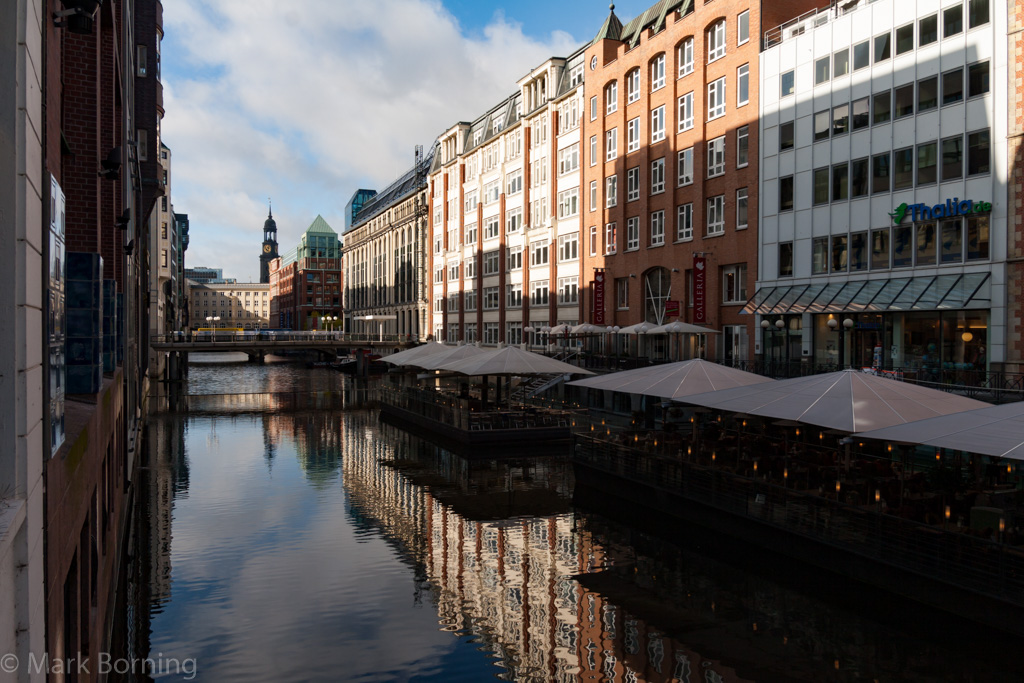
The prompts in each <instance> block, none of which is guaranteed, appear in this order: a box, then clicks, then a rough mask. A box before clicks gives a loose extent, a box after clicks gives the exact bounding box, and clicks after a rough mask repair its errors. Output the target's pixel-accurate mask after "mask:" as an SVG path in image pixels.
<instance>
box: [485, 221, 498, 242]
mask: <svg viewBox="0 0 1024 683" xmlns="http://www.w3.org/2000/svg"><path fill="white" fill-rule="evenodd" d="M483 232H484V239H485V240H493V239H495V238H497V237H500V236H501V218H500V217H499V216H491V217H490V218H485V219H484V231H483Z"/></svg>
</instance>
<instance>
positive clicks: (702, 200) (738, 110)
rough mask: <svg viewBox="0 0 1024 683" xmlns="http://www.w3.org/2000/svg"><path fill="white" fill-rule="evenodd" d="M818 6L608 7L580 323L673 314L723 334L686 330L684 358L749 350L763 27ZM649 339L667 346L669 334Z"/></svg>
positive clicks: (653, 350) (591, 80)
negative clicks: (633, 14) (636, 12)
mask: <svg viewBox="0 0 1024 683" xmlns="http://www.w3.org/2000/svg"><path fill="white" fill-rule="evenodd" d="M813 7H814V2H812V1H809V0H792V1H789V2H751V1H750V0H731V1H730V0H718V1H716V2H714V3H710V2H703V3H701V4H700V6H697V3H696V2H694V1H693V0H684V1H682V2H669V1H663V2H659V3H657V4H655V5H653V6H652V7H651V8H650V9H648V10H647V11H646V12H644V13H643V14H641V15H640V16H639V17H637V18H635V19H633V20H632V21H630V22H629V23H627V24H626V25H623V24H622V22H621V21H620V20H619V19H618V17H617V16H616V15H615V12H614V9H613V10H612V12H611V13H610V14H609V16H608V19H607V20H606V21H605V23H604V25H603V26H602V27H601V30H600V31H599V33H598V35H597V36H596V38H595V39H594V41H593V42H592V43H591V44H590V45H589V46H588V47H587V48H586V59H585V62H586V72H585V77H584V96H585V105H586V109H585V112H584V115H583V146H584V149H585V152H586V154H585V159H584V163H583V183H582V184H583V187H584V188H585V191H586V192H587V193H588V205H587V210H586V211H585V212H584V214H583V223H584V225H585V228H584V230H585V233H586V238H585V244H584V248H583V250H582V251H583V272H584V273H586V274H587V279H588V280H590V282H588V283H587V286H586V288H585V296H584V298H583V299H584V300H583V308H584V311H585V317H586V318H587V319H588V320H590V321H592V322H595V323H597V324H598V325H602V326H604V325H607V326H617V327H620V328H621V327H627V326H630V325H635V324H637V323H642V322H647V323H650V324H652V325H659V324H663V323H666V322H669V321H670V320H672V319H675V318H677V317H678V319H680V320H683V321H685V322H690V323H696V324H700V325H707V326H708V327H711V328H714V329H717V330H721V332H722V334H720V335H714V336H713V337H711V338H706V339H705V337H707V335H700V336H694V337H692V338H691V341H690V348H689V349H687V350H686V351H685V353H686V354H687V355H703V356H705V357H709V358H716V359H718V360H722V361H725V362H741V361H746V360H748V359H749V358H750V351H751V350H752V348H751V347H752V345H751V344H750V340H751V337H752V336H753V333H754V329H753V321H752V319H750V318H749V317H745V316H741V315H740V311H741V309H742V308H743V305H744V304H745V303H746V301H747V298H748V295H749V294H751V293H752V289H753V283H754V281H755V279H756V277H757V259H756V254H757V238H758V225H757V207H758V183H757V179H758V151H757V150H758V144H759V140H758V130H757V128H758V126H757V120H758V85H757V84H758V54H759V52H760V35H761V31H762V29H763V27H765V26H775V25H777V24H778V23H781V22H782V21H784V20H786V19H789V18H791V17H793V16H796V15H799V14H800V13H801V12H803V11H805V10H807V9H810V8H813ZM591 273H595V274H597V273H600V274H601V276H599V277H597V279H598V280H599V281H600V280H601V279H603V283H604V284H603V291H598V292H595V289H594V287H595V285H594V281H595V275H590V274H591ZM597 286H598V287H602V285H600V284H598V285H597ZM595 294H596V295H597V296H596V297H595ZM595 298H597V299H598V301H599V302H601V301H603V302H604V306H603V310H602V307H601V306H600V303H599V304H598V306H597V307H596V310H595V304H594V301H595ZM646 342H647V344H648V347H647V348H646V349H645V350H644V353H645V355H655V356H662V355H664V349H663V348H658V347H661V346H663V345H664V344H666V337H664V336H662V337H651V338H649V339H647V340H646ZM705 344H706V346H705ZM702 347H704V348H702Z"/></svg>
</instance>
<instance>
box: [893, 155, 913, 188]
mask: <svg viewBox="0 0 1024 683" xmlns="http://www.w3.org/2000/svg"><path fill="white" fill-rule="evenodd" d="M913 186H914V148H913V147H907V148H905V149H898V150H896V151H895V152H893V153H892V189H893V190H894V191H895V190H905V189H907V188H908V187H913Z"/></svg>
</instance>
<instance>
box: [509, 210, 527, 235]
mask: <svg viewBox="0 0 1024 683" xmlns="http://www.w3.org/2000/svg"><path fill="white" fill-rule="evenodd" d="M522 228H523V209H522V207H517V208H515V209H509V210H508V211H506V212H505V234H506V235H514V234H515V233H517V232H519V231H520V230H522Z"/></svg>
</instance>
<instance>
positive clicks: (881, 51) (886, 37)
mask: <svg viewBox="0 0 1024 683" xmlns="http://www.w3.org/2000/svg"><path fill="white" fill-rule="evenodd" d="M891 37H892V36H891V35H890V34H889V33H883V34H881V35H878V36H875V64H878V63H879V62H884V61H885V60H887V59H889V57H890V56H891V55H890V54H889V50H890V45H889V41H890V39H891Z"/></svg>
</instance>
